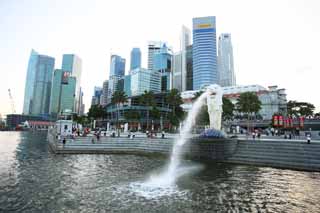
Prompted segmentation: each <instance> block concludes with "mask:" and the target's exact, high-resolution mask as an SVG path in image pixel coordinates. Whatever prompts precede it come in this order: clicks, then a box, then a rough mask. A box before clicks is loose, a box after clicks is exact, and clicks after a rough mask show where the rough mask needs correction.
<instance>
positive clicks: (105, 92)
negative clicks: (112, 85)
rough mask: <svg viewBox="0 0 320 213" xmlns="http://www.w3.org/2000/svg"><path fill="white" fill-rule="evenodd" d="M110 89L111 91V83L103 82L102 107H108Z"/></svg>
mask: <svg viewBox="0 0 320 213" xmlns="http://www.w3.org/2000/svg"><path fill="white" fill-rule="evenodd" d="M108 89H109V81H108V80H106V81H104V82H103V86H102V106H106V105H107V104H108Z"/></svg>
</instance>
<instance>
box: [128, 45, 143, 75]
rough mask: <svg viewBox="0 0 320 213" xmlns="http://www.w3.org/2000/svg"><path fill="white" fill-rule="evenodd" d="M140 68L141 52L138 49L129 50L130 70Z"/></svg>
mask: <svg viewBox="0 0 320 213" xmlns="http://www.w3.org/2000/svg"><path fill="white" fill-rule="evenodd" d="M139 67H141V51H140V48H133V49H132V50H131V61H130V70H133V69H136V68H139Z"/></svg>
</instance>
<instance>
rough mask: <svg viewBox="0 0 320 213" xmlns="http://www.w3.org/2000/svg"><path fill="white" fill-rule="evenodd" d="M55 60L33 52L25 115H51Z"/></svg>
mask: <svg viewBox="0 0 320 213" xmlns="http://www.w3.org/2000/svg"><path fill="white" fill-rule="evenodd" d="M54 62H55V59H54V58H53V57H50V56H46V55H39V54H38V53H37V52H35V51H34V50H32V51H31V55H30V59H29V64H28V71H27V78H26V86H25V97H24V107H23V114H26V115H39V116H44V117H47V116H48V115H49V106H50V95H51V86H52V74H53V69H54Z"/></svg>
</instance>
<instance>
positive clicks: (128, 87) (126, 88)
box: [123, 74, 131, 97]
mask: <svg viewBox="0 0 320 213" xmlns="http://www.w3.org/2000/svg"><path fill="white" fill-rule="evenodd" d="M123 91H124V92H125V94H126V95H127V96H128V97H131V75H130V74H129V75H126V76H124V89H123Z"/></svg>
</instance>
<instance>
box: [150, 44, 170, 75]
mask: <svg viewBox="0 0 320 213" xmlns="http://www.w3.org/2000/svg"><path fill="white" fill-rule="evenodd" d="M164 47H165V48H166V49H167V51H168V52H171V53H172V50H171V48H170V47H168V46H167V44H166V42H162V41H149V44H148V70H153V68H154V66H153V63H154V54H155V53H159V52H160V51H161V50H162V49H163V48H164Z"/></svg>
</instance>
